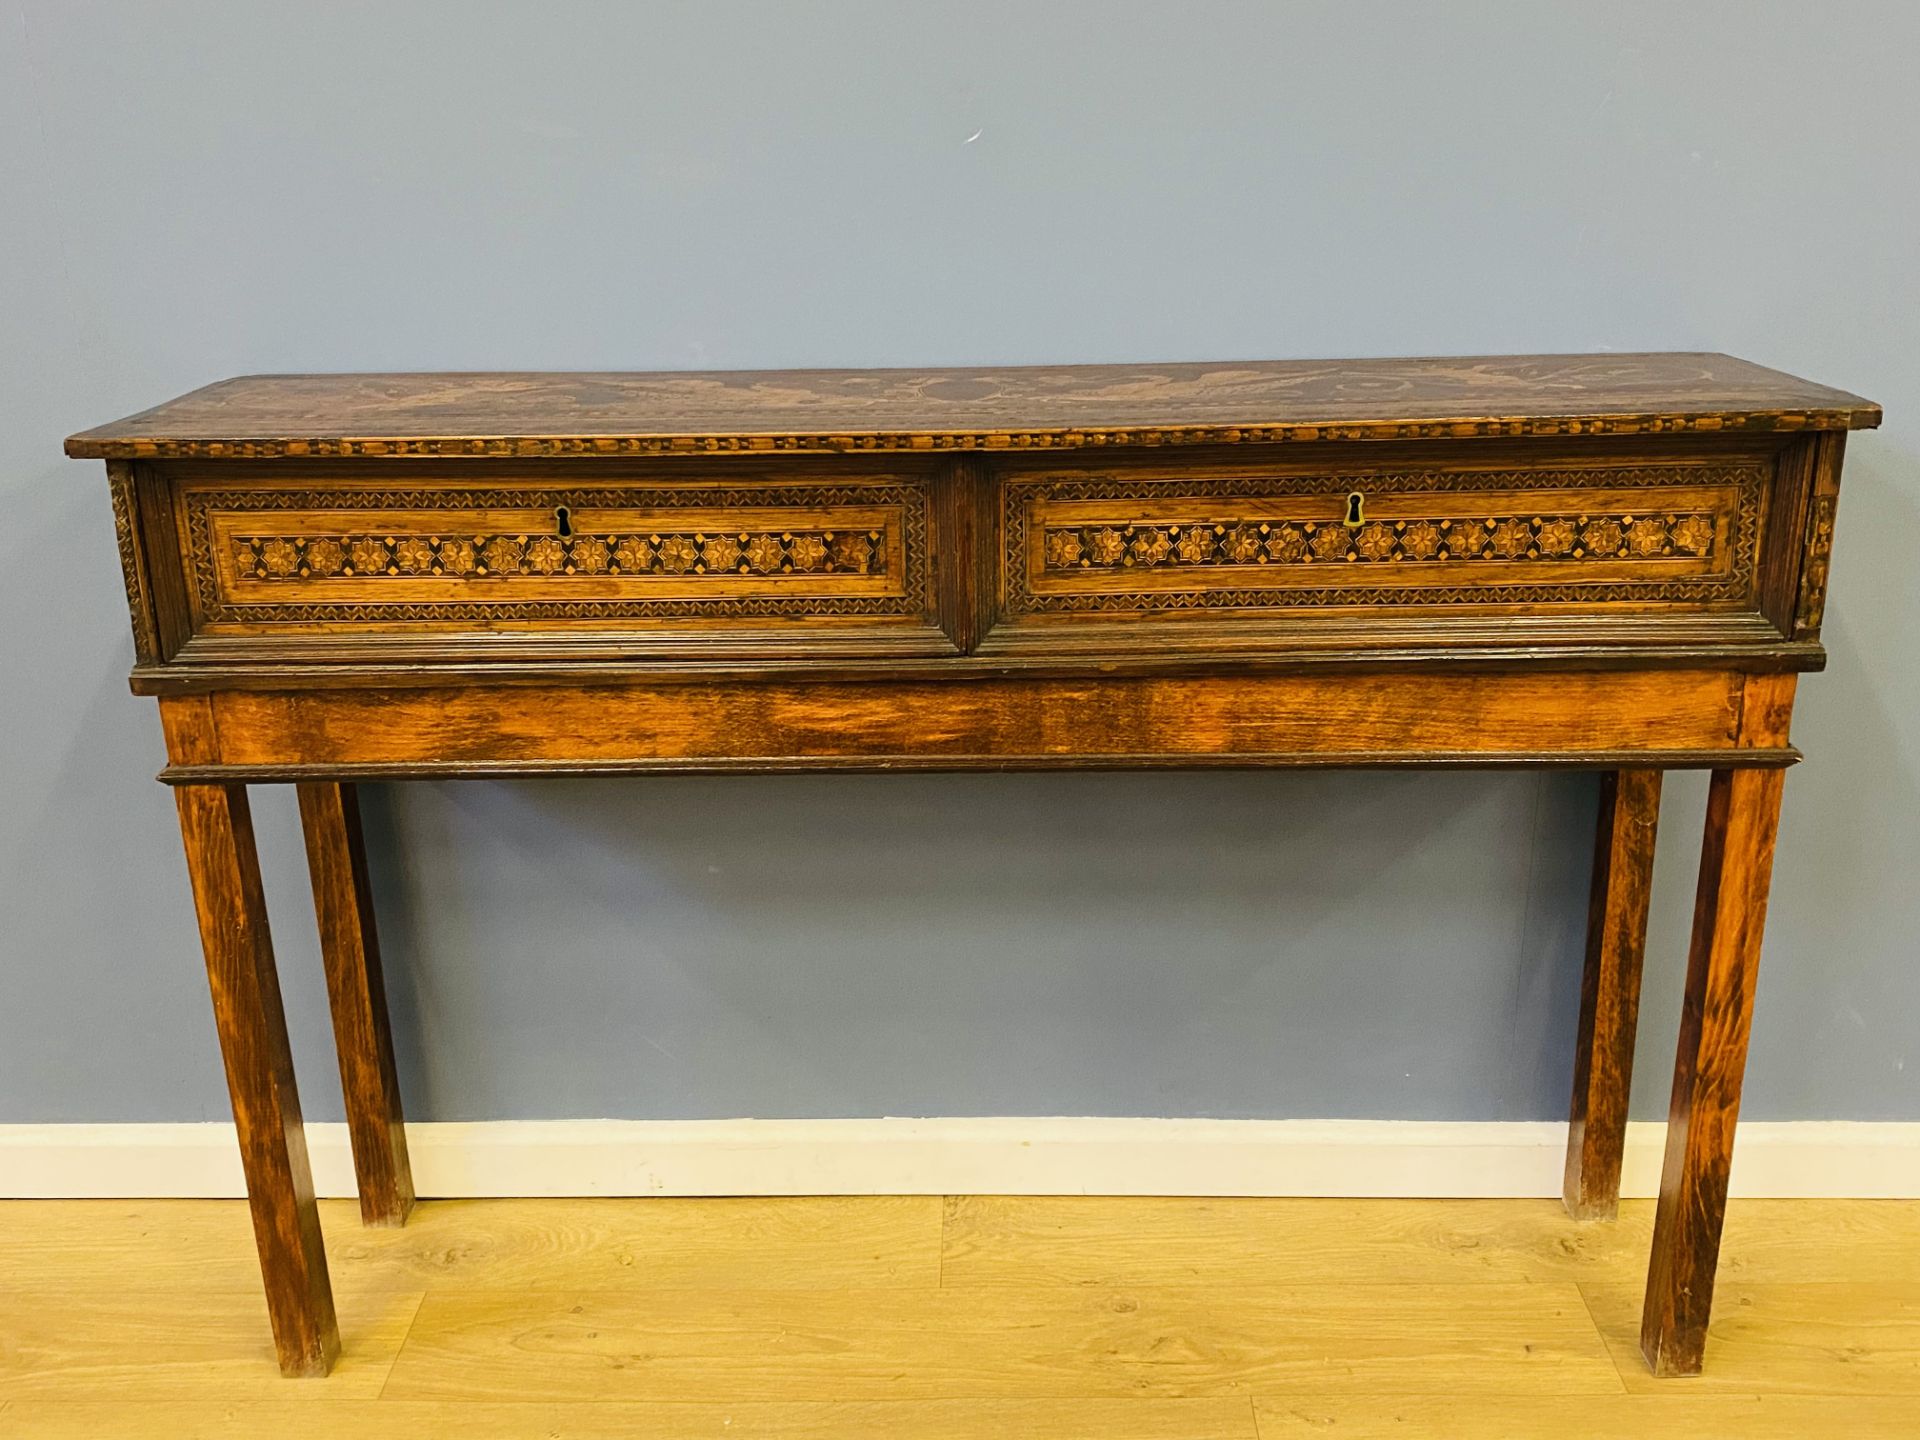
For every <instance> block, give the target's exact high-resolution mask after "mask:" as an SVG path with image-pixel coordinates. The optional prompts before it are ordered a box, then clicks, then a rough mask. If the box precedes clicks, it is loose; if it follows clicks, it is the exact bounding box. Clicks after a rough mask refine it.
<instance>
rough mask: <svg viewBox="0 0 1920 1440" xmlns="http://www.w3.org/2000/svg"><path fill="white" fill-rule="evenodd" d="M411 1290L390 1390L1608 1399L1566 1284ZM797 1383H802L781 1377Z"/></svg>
mask: <svg viewBox="0 0 1920 1440" xmlns="http://www.w3.org/2000/svg"><path fill="white" fill-rule="evenodd" d="M1478 1293H1479V1295H1480V1296H1481V1297H1482V1303H1480V1304H1477V1305H1475V1306H1473V1307H1471V1308H1470V1309H1468V1308H1463V1307H1462V1306H1461V1304H1460V1297H1459V1294H1458V1292H1457V1291H1455V1290H1453V1289H1451V1288H1449V1287H1444V1286H1411V1285H1409V1286H1399V1287H1396V1288H1395V1289H1394V1290H1393V1291H1392V1299H1391V1307H1390V1311H1389V1312H1388V1314H1389V1315H1390V1318H1385V1319H1384V1320H1383V1311H1382V1301H1381V1297H1380V1295H1379V1294H1378V1293H1377V1292H1374V1291H1371V1290H1356V1289H1353V1288H1351V1287H1345V1286H1324V1287H1297V1288H1296V1287H1290V1288H1285V1289H1274V1290H1267V1289H1259V1288H1253V1287H1244V1288H1239V1289H1236V1290H1234V1291H1232V1292H1231V1293H1230V1294H1227V1293H1223V1292H1221V1291H1217V1290H1193V1289H1157V1288H1156V1289H1135V1288H1127V1289H1118V1288H1115V1289H1100V1290H1085V1289H1083V1290H1071V1289H1027V1290H1004V1289H996V1290H984V1289H983V1290H948V1289H941V1290H918V1291H915V1290H877V1291H869V1292H865V1293H846V1292H838V1291H825V1292H813V1291H808V1292H792V1291H787V1292H764V1291H751V1290H746V1291H698V1292H681V1293H678V1294H675V1295H672V1296H670V1297H669V1296H664V1295H661V1296H646V1297H642V1296H635V1295H628V1294H623V1293H619V1292H594V1293H589V1292H575V1293H571V1294H568V1293H558V1294H556V1293H552V1292H547V1291H532V1292H530V1291H527V1290H520V1291H518V1292H507V1293H496V1292H486V1291H466V1292H463V1293H461V1294H460V1295H458V1296H449V1295H441V1294H438V1293H436V1294H430V1295H429V1296H428V1297H427V1300H426V1301H425V1303H424V1304H422V1306H421V1308H420V1313H419V1316H418V1318H417V1319H416V1320H415V1322H414V1326H413V1330H412V1333H411V1334H410V1335H409V1336H408V1340H407V1348H406V1350H405V1352H404V1353H403V1355H402V1357H401V1360H400V1363H399V1364H398V1365H396V1366H395V1367H394V1371H393V1374H392V1377H391V1379H390V1380H389V1381H388V1383H387V1390H386V1392H385V1393H386V1394H387V1395H390V1396H392V1397H394V1398H396V1399H440V1400H446V1399H454V1398H462V1399H506V1398H509V1397H512V1398H520V1399H546V1400H552V1401H555V1402H559V1401H563V1400H568V1399H572V1400H582V1399H589V1398H591V1399H595V1400H606V1401H637V1400H666V1399H669V1398H682V1399H702V1400H708V1401H726V1402H739V1401H750V1400H768V1399H772V1398H776V1397H778V1396H781V1395H786V1394H791V1393H792V1392H793V1388H794V1387H795V1385H796V1384H799V1383H808V1384H813V1385H817V1386H818V1387H819V1390H820V1393H823V1394H831V1395H837V1396H840V1397H843V1398H846V1399H862V1400H879V1399H888V1400H902V1399H963V1398H987V1397H999V1398H1022V1399H1048V1398H1053V1399H1059V1398H1065V1397H1068V1396H1086V1397H1089V1398H1101V1399H1121V1398H1126V1397H1135V1398H1140V1399H1181V1398H1207V1397H1219V1396H1229V1395H1254V1394H1261V1393H1273V1392H1277V1391H1283V1390H1288V1389H1300V1388H1304V1387H1306V1386H1309V1385H1312V1386H1318V1387H1320V1388H1322V1389H1325V1390H1329V1391H1336V1392H1337V1391H1344V1392H1348V1393H1352V1392H1355V1391H1360V1392H1377V1391H1385V1390H1393V1389H1396V1388H1401V1387H1407V1386H1409V1384H1410V1378H1409V1377H1410V1375H1411V1374H1412V1373H1414V1372H1415V1371H1416V1370H1417V1372H1418V1373H1419V1375H1420V1377H1421V1379H1420V1382H1419V1383H1420V1384H1421V1385H1423V1386H1437V1387H1440V1388H1442V1389H1444V1390H1446V1391H1448V1392H1451V1393H1489V1392H1491V1393H1499V1394H1511V1393H1528V1392H1532V1393H1545V1394H1560V1395H1583V1394H1609V1393H1618V1391H1619V1388H1620V1381H1619V1377H1618V1376H1617V1375H1616V1374H1615V1372H1614V1368H1613V1365H1612V1364H1611V1362H1610V1361H1609V1360H1608V1359H1607V1356H1606V1352H1605V1350H1604V1348H1603V1347H1602V1346H1601V1345H1600V1343H1599V1340H1598V1337H1597V1336H1596V1335H1595V1334H1594V1332H1593V1327H1592V1323H1591V1321H1590V1320H1589V1319H1588V1317H1587V1313H1586V1308H1585V1306H1584V1305H1583V1304H1582V1303H1581V1300H1580V1297H1579V1293H1578V1291H1576V1290H1575V1289H1574V1287H1573V1286H1571V1285H1544V1284H1542V1285H1518V1286H1497V1285H1490V1286H1485V1287H1482V1289H1481V1290H1480V1291H1479V1292H1478ZM803 1376H804V1377H807V1378H806V1380H805V1381H804V1382H803V1381H802V1380H801V1377H803Z"/></svg>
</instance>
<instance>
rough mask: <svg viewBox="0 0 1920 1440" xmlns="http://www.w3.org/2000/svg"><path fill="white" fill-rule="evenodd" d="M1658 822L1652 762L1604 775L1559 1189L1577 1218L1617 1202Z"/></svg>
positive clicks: (1601, 1216)
mask: <svg viewBox="0 0 1920 1440" xmlns="http://www.w3.org/2000/svg"><path fill="white" fill-rule="evenodd" d="M1659 821H1660V772H1659V771H1658V770H1609V771H1606V772H1605V773H1604V774H1602V776H1601V780H1600V807H1599V828H1598V833H1597V835H1596V836H1595V838H1594V857H1593V892H1592V898H1591V900H1590V901H1589V903H1588V911H1587V958H1586V965H1585V968H1584V970H1583V972H1582V976H1581V982H1580V1021H1579V1029H1578V1031H1577V1032H1576V1036H1575V1039H1574V1051H1573V1101H1572V1105H1571V1109H1570V1114H1569V1121H1568V1129H1567V1168H1566V1176H1565V1180H1564V1184H1563V1186H1562V1190H1561V1194H1562V1196H1563V1197H1564V1199H1565V1202H1566V1206H1567V1211H1568V1213H1569V1214H1571V1215H1572V1216H1573V1217H1574V1219H1576V1220H1610V1219H1612V1218H1613V1216H1614V1214H1615V1213H1616V1212H1617V1211H1618V1209H1619V1206H1620V1164H1621V1160H1622V1158H1623V1157H1624V1156H1625V1154H1626V1145H1627V1098H1628V1094H1629V1092H1630V1091H1631V1090H1632V1087H1633V1042H1634V1036H1635V1034H1636V1029H1637V1026H1638V1024H1639V1020H1640V970H1641V965H1642V963H1643V962H1644V960H1645V959H1646V950H1647V909H1648V904H1649V901H1650V900H1651V898H1652V894H1653V850H1654V840H1655V835H1656V832H1657V829H1658V826H1659Z"/></svg>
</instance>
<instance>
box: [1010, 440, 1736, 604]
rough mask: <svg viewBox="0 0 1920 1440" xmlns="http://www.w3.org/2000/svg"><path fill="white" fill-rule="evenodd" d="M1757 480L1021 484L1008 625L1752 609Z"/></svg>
mask: <svg viewBox="0 0 1920 1440" xmlns="http://www.w3.org/2000/svg"><path fill="white" fill-rule="evenodd" d="M1772 476H1773V468H1772V464H1771V462H1770V460H1769V459H1768V458H1767V457H1765V456H1761V455H1720V456H1713V457H1709V458H1705V459H1689V460H1685V461H1678V460H1676V461H1674V462H1672V463H1663V464H1646V463H1631V464H1619V465H1594V464H1582V465H1579V466H1577V467H1575V466H1571V465H1553V464H1539V465H1535V464H1529V465H1527V466H1525V467H1523V468H1516V467H1515V466H1514V465H1513V464H1512V463H1510V462H1509V463H1507V464H1503V465H1491V464H1490V465H1488V466H1486V467H1485V468H1473V467H1461V466H1458V465H1449V466H1447V467H1446V468H1438V467H1435V468H1420V467H1417V466H1399V467H1385V468H1379V469H1368V468H1361V467H1352V466H1348V467H1340V468H1331V469H1309V470H1304V471H1281V470H1277V469H1276V470H1274V471H1271V472H1267V473H1261V472H1258V471H1248V470H1245V469H1242V468H1237V467H1236V468H1232V469H1225V468H1223V469H1222V470H1219V471H1215V472H1209V471H1206V470H1195V469H1193V468H1185V469H1178V470H1175V469H1151V470H1149V469H1143V468H1135V469H1130V470H1124V471H1122V470H1116V471H1114V472H1113V473H1107V474H1088V473H1086V472H1085V471H1082V472H1080V473H1078V474H1074V473H1069V472H1066V471H1043V472H1038V473H1032V472H1029V473H1017V474H1012V475H1010V476H1009V477H1008V480H1007V483H1006V489H1005V493H1004V511H1003V527H1004V534H1005V553H1004V557H1003V571H1004V575H1003V580H1004V586H1003V595H1004V605H1005V612H1006V616H1007V618H1008V620H1010V621H1013V622H1015V623H1017V622H1018V621H1019V620H1020V619H1021V618H1022V617H1031V618H1035V619H1041V618H1045V617H1048V616H1057V617H1068V616H1073V615H1076V614H1079V615H1106V616H1139V617H1148V616H1156V617H1157V616H1164V617H1167V618H1177V617H1181V616H1203V615H1214V616H1221V615H1223V614H1233V613H1241V614H1249V615H1258V614H1264V615H1272V614H1274V613H1275V612H1281V613H1284V612H1287V611H1308V610H1319V609H1326V608H1329V607H1338V608H1342V609H1348V610H1356V609H1357V610H1363V611H1364V610H1379V611H1392V610H1397V609H1400V608H1403V607H1409V606H1433V607H1443V608H1444V609H1445V610H1447V611H1449V612H1483V611H1486V610H1489V609H1490V610H1493V611H1496V612H1498V611H1502V610H1519V609H1525V610H1526V611H1527V612H1528V613H1530V614H1540V613H1549V614H1550V613H1553V612H1575V613H1577V612H1582V611H1588V610H1618V609H1621V608H1627V609H1641V610H1649V609H1651V610H1659V609H1669V610H1671V609H1678V610H1712V609H1728V610H1737V609H1751V608H1752V607H1753V605H1754V603H1755V582H1756V566H1757V563H1758V557H1759V554H1760V540H1761V529H1762V525H1763V521H1764V514H1765V510H1766V506H1767V501H1768V491H1769V487H1770V484H1771V481H1772Z"/></svg>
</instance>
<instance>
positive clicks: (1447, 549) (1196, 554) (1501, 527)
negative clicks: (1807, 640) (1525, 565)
mask: <svg viewBox="0 0 1920 1440" xmlns="http://www.w3.org/2000/svg"><path fill="white" fill-rule="evenodd" d="M1714 536H1715V530H1714V523H1713V517H1712V516H1711V515H1704V514H1694V513H1686V514H1673V513H1665V512H1662V513H1654V514H1647V513H1644V512H1637V511H1634V512H1623V513H1620V514H1608V515H1545V516H1543V515H1493V516H1485V517H1481V516H1467V517H1453V518H1432V519H1401V520H1373V521H1369V522H1368V523H1366V524H1364V525H1360V526H1356V527H1352V528H1349V527H1347V526H1346V525H1343V524H1341V523H1339V522H1338V521H1312V520H1305V521H1291V520H1287V521H1264V520H1263V521H1254V520H1239V519H1225V520H1216V521H1199V522H1194V523H1191V524H1186V525H1165V524H1162V525H1156V524H1149V523H1147V522H1144V521H1140V522H1116V523H1111V524H1091V525H1076V526H1067V527H1053V528H1049V529H1048V530H1047V532H1046V542H1045V548H1046V563H1047V568H1048V569H1049V570H1076V569H1106V570H1112V569H1121V568H1125V567H1128V566H1143V567H1149V568H1151V567H1156V566H1157V567H1166V568H1175V567H1213V568H1218V567H1235V566H1238V567H1255V566H1262V565H1329V564H1349V563H1360V564H1374V565H1380V564H1391V563H1396V562H1411V563H1414V564H1437V565H1448V564H1456V565H1457V564H1464V563H1466V562H1469V561H1503V560H1555V561H1570V562H1578V561H1594V560H1657V559H1660V558H1663V557H1673V556H1680V557H1682V558H1688V559H1701V558H1705V557H1707V556H1710V555H1711V554H1712V553H1713V547H1714Z"/></svg>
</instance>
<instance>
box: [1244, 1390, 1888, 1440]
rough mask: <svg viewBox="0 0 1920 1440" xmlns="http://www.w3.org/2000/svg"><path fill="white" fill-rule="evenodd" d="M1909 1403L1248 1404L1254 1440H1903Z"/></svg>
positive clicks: (1629, 1399) (1316, 1399) (1734, 1399)
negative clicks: (1820, 1439)
mask: <svg viewBox="0 0 1920 1440" xmlns="http://www.w3.org/2000/svg"><path fill="white" fill-rule="evenodd" d="M1911 1407H1912V1401H1910V1400H1905V1399H1891V1398H1885V1397H1878V1396H1875V1397H1868V1398H1849V1399H1847V1400H1844V1401H1842V1400H1836V1399H1835V1398H1834V1397H1833V1396H1830V1395H1807V1396H1798V1395H1724V1396H1722V1395H1714V1396H1703V1395H1694V1394H1685V1395H1673V1394H1668V1395H1662V1396H1659V1397H1658V1398H1656V1397H1653V1396H1646V1395H1585V1396H1582V1397H1581V1398H1580V1401H1579V1403H1578V1404H1568V1403H1567V1402H1566V1401H1564V1400H1553V1399H1547V1398H1544V1397H1540V1396H1512V1397H1503V1398H1498V1399H1491V1400H1488V1399H1483V1398H1481V1397H1479V1396H1476V1397H1474V1398H1473V1399H1471V1400H1455V1399H1436V1398H1433V1397H1430V1396H1390V1397H1385V1398H1381V1399H1345V1398H1339V1397H1325V1396H1303V1397H1300V1398H1294V1399H1285V1400H1256V1401H1255V1402H1254V1414H1255V1416H1256V1417H1257V1418H1258V1419H1259V1422H1260V1437H1261V1440H1288V1437H1293V1440H1301V1437H1306V1436H1312V1437H1314V1440H1325V1437H1327V1436H1330V1435H1331V1436H1337V1437H1339V1440H1462V1437H1473V1436H1484V1437H1488V1440H1807V1437H1809V1436H1815V1435H1833V1434H1845V1435H1847V1436H1849V1437H1858V1440H1907V1437H1910V1436H1911V1435H1912V1434H1913V1416H1912V1413H1911Z"/></svg>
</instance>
